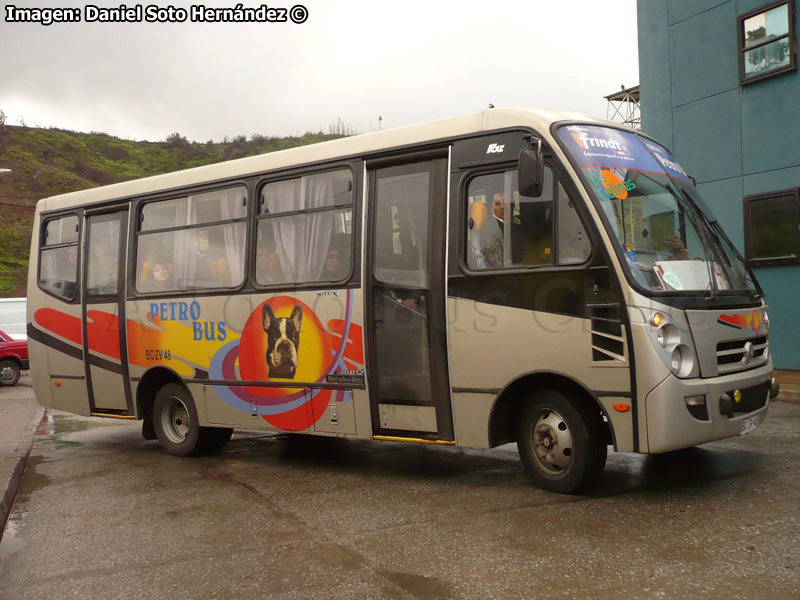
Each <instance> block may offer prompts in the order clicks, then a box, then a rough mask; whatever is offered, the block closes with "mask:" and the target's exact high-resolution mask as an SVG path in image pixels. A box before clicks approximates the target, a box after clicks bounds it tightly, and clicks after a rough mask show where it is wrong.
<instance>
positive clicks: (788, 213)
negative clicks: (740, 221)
mask: <svg viewBox="0 0 800 600" xmlns="http://www.w3.org/2000/svg"><path fill="white" fill-rule="evenodd" d="M744 231H745V254H746V258H747V264H748V266H752V267H762V266H769V265H781V264H794V263H800V188H795V189H792V190H785V191H782V192H771V193H769V194H759V195H757V196H746V197H745V199H744Z"/></svg>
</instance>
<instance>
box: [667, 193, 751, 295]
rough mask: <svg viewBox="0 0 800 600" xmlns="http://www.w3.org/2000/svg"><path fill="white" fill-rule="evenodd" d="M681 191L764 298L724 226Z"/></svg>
mask: <svg viewBox="0 0 800 600" xmlns="http://www.w3.org/2000/svg"><path fill="white" fill-rule="evenodd" d="M680 190H681V195H682V196H683V197H684V198H685V199H686V201H687V202H689V203H690V204H691V205H692V207H693V208H694V209H695V210H697V212H699V213H700V214H701V215H702V217H703V221H705V223H706V224H707V225H708V227H709V228H710V229H711V230H712V231H713V232H715V233H716V234H717V235H718V236H719V237H721V238H722V239H723V240H725V243H727V244H728V248H730V250H731V252H733V255H734V256H735V257H736V259H737V260H739V261H740V262H741V263H742V266H743V267H744V268H745V270H746V271H747V274H748V275H749V276H750V282H751V283H753V285H755V287H756V292H757V293H758V295H759V296H760V297H762V298H763V297H764V290H763V289H761V284H759V283H758V279H756V276H755V275H753V271H752V270H751V269H750V267H748V266H747V261H745V259H744V256H742V254H741V253H740V252H739V250H737V248H736V246H734V244H733V242H732V241H731V238H729V237H728V234H727V233H725V230H724V229H722V225H720V224H719V221H718V220H717V219H714V220H713V221H712V220H711V219H710V218H709V217H708V215H707V214H706V213H705V212H703V211H702V210H700V207H698V206H697V203H696V202H695V201H694V200H693V199H692V197H691V196H690V195H689V194H688V192H687V191H686V190H685V189H683V188H680Z"/></svg>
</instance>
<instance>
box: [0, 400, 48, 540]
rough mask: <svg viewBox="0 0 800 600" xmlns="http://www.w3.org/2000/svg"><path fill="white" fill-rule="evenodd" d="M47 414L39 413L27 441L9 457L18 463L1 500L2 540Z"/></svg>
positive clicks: (32, 423)
mask: <svg viewBox="0 0 800 600" xmlns="http://www.w3.org/2000/svg"><path fill="white" fill-rule="evenodd" d="M45 414H47V409H45V408H44V407H42V408H41V409H40V410H39V411H37V413H36V414H35V415H34V416H33V418H32V419H31V421H30V423H29V424H28V426H27V427H26V428H25V439H24V440H23V441H22V443H20V445H19V446H17V447H16V449H15V450H14V454H13V456H10V457H8V460H13V461H16V463H15V464H14V469H13V470H12V472H11V478H10V479H9V480H8V482H7V484H6V489H5V490H4V491H3V498H2V500H0V540H2V539H3V533H4V532H5V530H6V523H7V522H8V517H9V515H10V514H11V509H12V508H13V507H14V500H15V499H16V498H17V492H18V491H19V485H20V483H21V482H22V476H23V474H24V473H25V467H26V466H27V465H28V457H29V456H30V454H31V449H32V448H33V441H34V438H35V437H36V430H37V429H38V428H39V424H40V423H41V422H42V420H43V419H44V416H45Z"/></svg>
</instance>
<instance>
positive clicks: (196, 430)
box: [153, 383, 203, 456]
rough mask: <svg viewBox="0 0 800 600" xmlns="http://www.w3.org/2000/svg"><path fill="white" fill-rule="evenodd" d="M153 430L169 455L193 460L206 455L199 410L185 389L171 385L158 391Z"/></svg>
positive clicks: (175, 384)
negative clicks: (202, 453)
mask: <svg viewBox="0 0 800 600" xmlns="http://www.w3.org/2000/svg"><path fill="white" fill-rule="evenodd" d="M153 426H154V428H155V430H156V437H158V443H159V444H161V447H162V448H163V449H164V450H165V451H166V452H167V453H168V454H172V455H174V456H191V455H195V454H199V453H200V452H202V451H203V444H202V443H201V435H200V433H201V431H200V423H199V420H198V418H197V408H195V405H194V400H193V399H192V396H191V394H190V393H189V392H188V391H187V390H186V388H184V387H183V386H181V385H178V384H177V383H168V384H166V385H165V386H163V387H162V388H161V389H160V390H158V393H157V394H156V400H155V404H154V406H153Z"/></svg>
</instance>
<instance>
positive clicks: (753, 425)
mask: <svg viewBox="0 0 800 600" xmlns="http://www.w3.org/2000/svg"><path fill="white" fill-rule="evenodd" d="M759 421H760V417H759V416H758V415H756V416H754V417H748V418H746V419H745V420H744V421H742V432H741V435H747V434H748V433H753V432H754V431H755V430H756V429H758V423H759Z"/></svg>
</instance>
